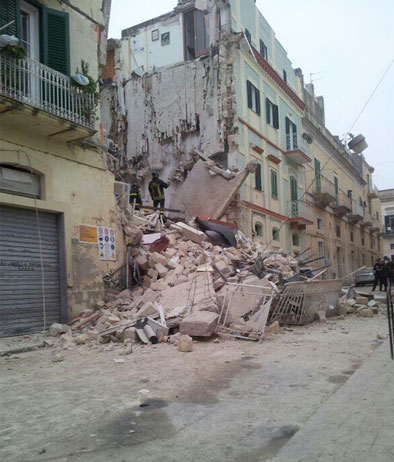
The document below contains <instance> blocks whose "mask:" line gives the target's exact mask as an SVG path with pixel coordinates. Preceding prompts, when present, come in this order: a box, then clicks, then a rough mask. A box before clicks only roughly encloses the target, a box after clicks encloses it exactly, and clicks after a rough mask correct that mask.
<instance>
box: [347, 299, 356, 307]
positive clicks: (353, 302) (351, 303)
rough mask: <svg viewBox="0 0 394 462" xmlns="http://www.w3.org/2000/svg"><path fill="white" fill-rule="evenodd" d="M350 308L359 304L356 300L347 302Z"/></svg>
mask: <svg viewBox="0 0 394 462" xmlns="http://www.w3.org/2000/svg"><path fill="white" fill-rule="evenodd" d="M346 303H347V304H348V305H349V306H353V305H355V304H356V303H357V301H356V300H354V298H349V300H347V302H346Z"/></svg>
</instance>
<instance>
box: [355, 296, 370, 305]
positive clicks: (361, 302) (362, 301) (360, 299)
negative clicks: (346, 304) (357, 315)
mask: <svg viewBox="0 0 394 462" xmlns="http://www.w3.org/2000/svg"><path fill="white" fill-rule="evenodd" d="M368 301H369V300H368V297H361V296H359V297H357V298H356V302H357V303H358V304H359V305H367V304H368Z"/></svg>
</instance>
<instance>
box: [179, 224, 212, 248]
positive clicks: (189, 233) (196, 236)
mask: <svg viewBox="0 0 394 462" xmlns="http://www.w3.org/2000/svg"><path fill="white" fill-rule="evenodd" d="M176 227H177V229H178V230H179V232H180V233H181V234H182V236H183V237H184V238H185V239H190V240H191V241H193V242H196V243H197V244H201V243H202V242H203V241H204V240H206V235H205V234H204V233H203V232H202V231H199V230H198V229H195V228H192V227H191V226H189V225H186V224H185V223H182V222H178V223H177V224H176Z"/></svg>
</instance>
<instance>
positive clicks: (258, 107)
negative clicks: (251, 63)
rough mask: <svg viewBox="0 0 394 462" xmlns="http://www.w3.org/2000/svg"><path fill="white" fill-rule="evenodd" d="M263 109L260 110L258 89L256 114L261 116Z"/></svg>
mask: <svg viewBox="0 0 394 462" xmlns="http://www.w3.org/2000/svg"><path fill="white" fill-rule="evenodd" d="M260 113H261V108H260V91H259V90H257V88H256V114H257V115H260Z"/></svg>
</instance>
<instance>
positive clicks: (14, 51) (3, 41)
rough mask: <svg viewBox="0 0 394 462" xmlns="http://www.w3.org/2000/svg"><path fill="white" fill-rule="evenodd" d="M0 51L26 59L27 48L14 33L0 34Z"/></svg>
mask: <svg viewBox="0 0 394 462" xmlns="http://www.w3.org/2000/svg"><path fill="white" fill-rule="evenodd" d="M0 51H1V53H5V54H6V55H7V56H10V57H11V58H15V59H24V58H26V56H27V51H26V48H24V47H23V46H22V45H20V44H19V40H18V38H17V37H14V36H13V35H5V34H3V35H0Z"/></svg>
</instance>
